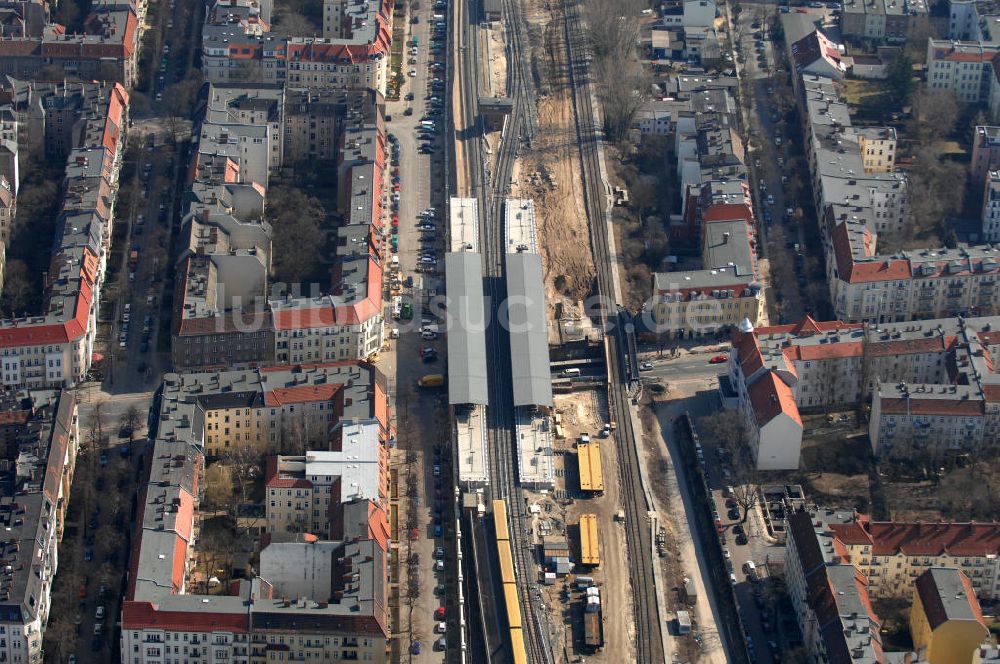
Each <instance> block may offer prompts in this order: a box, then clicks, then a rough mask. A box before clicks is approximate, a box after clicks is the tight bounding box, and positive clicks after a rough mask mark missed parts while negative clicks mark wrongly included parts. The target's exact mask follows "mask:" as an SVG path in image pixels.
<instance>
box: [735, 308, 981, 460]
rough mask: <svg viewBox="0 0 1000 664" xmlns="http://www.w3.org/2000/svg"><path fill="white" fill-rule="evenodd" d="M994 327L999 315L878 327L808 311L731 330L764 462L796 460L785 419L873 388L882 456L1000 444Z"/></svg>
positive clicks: (852, 399) (755, 443)
mask: <svg viewBox="0 0 1000 664" xmlns="http://www.w3.org/2000/svg"><path fill="white" fill-rule="evenodd" d="M995 330H1000V318H997V317H993V318H967V319H966V318H949V319H938V320H930V321H917V322H909V323H894V324H884V325H880V326H879V327H874V326H871V325H865V324H861V323H841V322H838V321H834V322H817V321H814V320H812V319H811V318H809V317H806V318H805V319H804V320H802V321H800V322H799V323H797V324H795V325H779V326H771V327H763V328H757V329H755V330H752V331H750V330H749V328H748V327H747V328H743V329H741V330H740V331H739V332H737V333H735V334H734V336H733V352H732V353H731V355H730V364H729V369H730V371H729V373H730V380H731V382H732V385H733V386H734V387H735V389H736V391H737V393H738V396H739V403H740V408H741V410H742V412H743V413H744V416H745V419H746V422H747V425H748V430H749V431H750V438H751V449H752V450H753V452H754V457H755V459H756V460H757V464H758V467H760V468H771V467H773V466H774V465H775V464H778V463H781V464H782V465H781V466H779V467H780V468H783V469H792V468H796V467H797V466H798V451H799V448H800V445H801V429H799V430H796V429H795V428H794V427H792V426H790V425H787V422H789V421H790V422H793V423H798V425H799V427H801V416H800V412H801V411H806V412H808V411H809V410H810V409H812V410H814V411H817V412H819V411H823V410H829V409H836V408H854V407H857V405H858V403H859V402H860V401H861V400H862V399H865V400H867V399H868V398H869V395H871V399H872V401H871V406H872V409H871V416H870V420H869V435H870V438H871V443H872V450H873V452H875V453H876V454H879V455H884V456H890V457H891V456H898V455H908V456H913V455H915V454H924V453H932V454H952V455H954V454H962V453H969V452H975V451H977V450H981V449H983V447H984V446H988V445H995V444H996V441H997V440H998V438H997V436H998V434H1000V403H998V401H1000V374H998V373H995V372H994V370H993V364H992V361H991V358H992V357H993V354H995V353H997V352H1000V345H998V344H1000V337H998V336H997V332H996V331H995ZM762 380H766V382H763V383H760V381H762ZM758 383H760V385H758ZM779 415H783V416H784V418H783V419H782V420H779V425H781V424H782V423H783V422H784V423H786V425H784V426H778V427H775V428H774V431H773V432H772V431H771V430H769V429H767V427H766V426H764V425H762V423H764V424H767V423H769V422H770V421H771V420H773V419H774V418H775V417H777V416H779ZM768 450H770V452H768ZM762 451H764V453H762ZM769 464H770V466H769Z"/></svg>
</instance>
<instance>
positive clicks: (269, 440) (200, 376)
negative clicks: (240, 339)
mask: <svg viewBox="0 0 1000 664" xmlns="http://www.w3.org/2000/svg"><path fill="white" fill-rule="evenodd" d="M164 393H165V394H170V395H176V398H188V399H192V400H194V401H197V402H198V404H199V408H200V410H199V413H198V415H199V418H201V419H200V420H199V421H200V423H201V426H202V427H203V429H202V431H200V432H199V437H200V438H199V444H200V445H202V446H203V448H204V450H205V452H206V453H207V454H208V455H210V456H220V455H222V454H224V453H225V451H226V450H227V449H229V448H231V447H240V446H246V445H249V446H251V447H253V448H254V449H259V450H260V451H261V452H269V453H271V454H278V453H285V452H287V453H295V454H304V453H305V450H310V449H312V450H324V449H327V448H328V446H333V448H332V449H339V447H340V446H342V445H343V438H344V435H345V434H344V432H343V430H342V427H340V426H339V425H338V424H337V423H338V422H341V421H342V420H343V421H356V422H377V423H378V424H379V425H380V427H381V430H380V431H379V433H380V435H381V436H384V435H385V432H386V431H388V429H387V426H388V423H387V421H386V408H387V404H386V401H385V399H386V396H385V395H386V387H385V384H384V377H383V376H382V374H380V373H379V372H378V371H377V370H376V369H375V368H374V367H372V366H371V365H369V364H366V363H351V362H344V363H340V362H333V363H324V364H308V365H296V366H295V367H288V366H273V367H265V368H262V369H245V370H233V371H212V372H207V373H196V374H182V375H180V376H177V375H174V374H171V375H169V376H168V378H167V379H165V381H164ZM369 433H370V432H369ZM380 440H381V439H380ZM381 442H383V443H384V442H385V441H381Z"/></svg>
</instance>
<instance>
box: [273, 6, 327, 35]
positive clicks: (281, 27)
mask: <svg viewBox="0 0 1000 664" xmlns="http://www.w3.org/2000/svg"><path fill="white" fill-rule="evenodd" d="M278 18H279V19H280V20H279V21H276V22H275V26H274V31H275V32H276V33H277V34H279V35H285V36H287V37H308V36H316V35H320V34H322V30H320V29H319V28H318V26H316V25H315V24H314V23H313V22H312V21H310V20H309V19H308V18H306V17H305V16H303V15H302V14H299V13H298V12H282V13H281V14H280V15H279V16H278Z"/></svg>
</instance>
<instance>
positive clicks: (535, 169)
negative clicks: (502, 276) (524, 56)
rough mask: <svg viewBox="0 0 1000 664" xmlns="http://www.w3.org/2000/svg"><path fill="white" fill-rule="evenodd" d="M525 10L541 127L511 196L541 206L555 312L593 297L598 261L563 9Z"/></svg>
mask: <svg viewBox="0 0 1000 664" xmlns="http://www.w3.org/2000/svg"><path fill="white" fill-rule="evenodd" d="M521 5H522V10H523V11H524V15H525V21H526V22H527V25H528V30H529V35H530V39H529V42H530V44H531V60H532V61H533V62H534V65H535V75H536V81H537V83H538V85H537V88H538V126H537V127H536V129H535V132H534V138H533V140H532V144H531V146H530V147H527V148H525V149H524V150H522V152H521V156H520V158H519V160H518V165H517V166H518V167H517V171H516V177H515V180H514V182H513V183H512V186H511V190H512V195H513V196H521V197H524V198H532V199H534V201H535V210H536V212H537V217H536V218H537V223H538V232H539V235H540V236H541V239H542V241H541V243H540V245H541V249H542V265H543V267H544V270H545V283H546V290H547V295H548V301H549V307H550V308H551V307H553V306H554V303H555V302H556V300H558V299H560V298H562V297H568V298H570V299H571V300H579V299H582V298H584V297H586V296H587V295H588V294H589V293H590V291H591V289H592V287H593V283H594V277H595V271H594V259H593V252H592V247H591V241H590V227H589V225H588V221H587V214H586V210H585V209H584V204H583V200H584V198H583V182H582V181H581V179H580V150H579V145H578V144H577V135H576V124H575V122H574V118H573V101H572V98H571V95H570V87H569V79H568V76H567V71H568V68H567V64H566V50H565V39H564V32H563V11H562V5H561V4H560V3H534V2H522V3H521ZM550 313H551V312H550Z"/></svg>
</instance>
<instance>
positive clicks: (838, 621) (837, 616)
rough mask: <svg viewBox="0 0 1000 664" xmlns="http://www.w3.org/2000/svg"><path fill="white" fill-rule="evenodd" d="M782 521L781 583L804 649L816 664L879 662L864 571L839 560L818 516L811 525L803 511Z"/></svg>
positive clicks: (877, 638) (810, 518)
mask: <svg viewBox="0 0 1000 664" xmlns="http://www.w3.org/2000/svg"><path fill="white" fill-rule="evenodd" d="M835 516H836V515H835V514H825V515H824V517H825V518H827V519H832V518H835ZM787 521H788V527H787V531H788V538H787V545H786V547H785V584H786V586H787V588H788V595H789V597H790V598H791V600H792V607H793V609H794V610H795V617H796V619H797V621H798V623H799V628H800V629H801V631H802V638H803V641H804V643H805V648H806V651H807V652H808V653H809V654H810V655H811V656H812V657H813V661H815V662H818V663H820V664H832V663H834V662H857V663H859V664H860V663H861V662H869V663H878V662H884V661H885V660H884V654H883V650H882V635H881V627H882V623H881V621H880V620H879V617H878V616H877V615H876V614H875V611H874V609H873V608H872V604H871V601H870V599H869V592H870V591H869V586H868V580H867V579H866V578H865V575H864V574H863V573H861V571H860V570H858V569H857V568H856V567H855V566H854V565H852V564H850V563H845V562H844V561H843V560H842V558H841V556H840V555H839V554H838V551H837V549H836V547H835V546H834V545H833V541H832V538H831V537H830V536H829V535H828V534H827V533H826V532H825V530H823V528H822V524H823V523H824V522H823V521H821V520H819V519H817V520H816V521H815V524H814V521H813V515H811V514H810V513H807V512H804V511H796V512H793V513H792V514H791V515H789V516H788V518H787Z"/></svg>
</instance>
